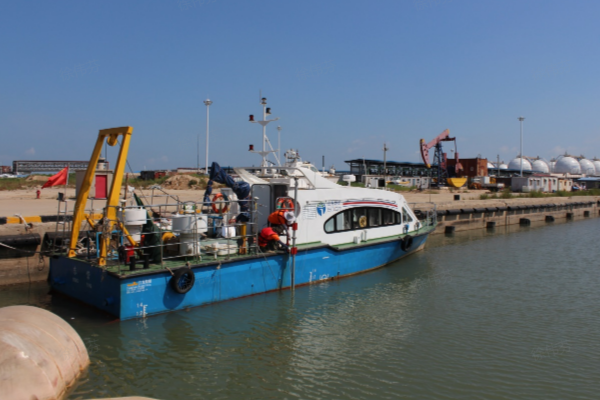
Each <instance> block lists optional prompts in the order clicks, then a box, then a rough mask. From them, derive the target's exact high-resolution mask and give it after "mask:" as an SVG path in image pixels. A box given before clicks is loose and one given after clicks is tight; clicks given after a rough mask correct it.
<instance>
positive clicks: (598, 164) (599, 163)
mask: <svg viewBox="0 0 600 400" xmlns="http://www.w3.org/2000/svg"><path fill="white" fill-rule="evenodd" d="M593 162H594V167H596V176H599V175H600V160H599V159H597V158H596V157H594V160H593Z"/></svg>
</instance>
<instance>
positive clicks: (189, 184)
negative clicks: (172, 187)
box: [188, 179, 198, 187]
mask: <svg viewBox="0 0 600 400" xmlns="http://www.w3.org/2000/svg"><path fill="white" fill-rule="evenodd" d="M197 184H198V181H197V180H195V179H192V180H191V181H189V182H188V186H189V187H192V186H194V185H197Z"/></svg>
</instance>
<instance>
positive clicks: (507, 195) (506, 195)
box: [500, 188, 514, 199]
mask: <svg viewBox="0 0 600 400" xmlns="http://www.w3.org/2000/svg"><path fill="white" fill-rule="evenodd" d="M513 197H514V196H513V194H512V192H511V191H510V189H509V188H506V189H504V190H502V194H500V198H501V199H512V198H513Z"/></svg>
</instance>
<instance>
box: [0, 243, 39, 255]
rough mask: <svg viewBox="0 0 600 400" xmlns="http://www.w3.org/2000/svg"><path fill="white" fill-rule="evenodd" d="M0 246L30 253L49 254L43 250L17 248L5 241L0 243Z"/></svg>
mask: <svg viewBox="0 0 600 400" xmlns="http://www.w3.org/2000/svg"><path fill="white" fill-rule="evenodd" d="M0 246H3V247H6V248H9V249H11V250H16V251H20V252H22V253H30V254H42V255H47V253H44V252H41V251H31V250H23V249H17V248H15V247H12V246H9V245H7V244H4V243H0Z"/></svg>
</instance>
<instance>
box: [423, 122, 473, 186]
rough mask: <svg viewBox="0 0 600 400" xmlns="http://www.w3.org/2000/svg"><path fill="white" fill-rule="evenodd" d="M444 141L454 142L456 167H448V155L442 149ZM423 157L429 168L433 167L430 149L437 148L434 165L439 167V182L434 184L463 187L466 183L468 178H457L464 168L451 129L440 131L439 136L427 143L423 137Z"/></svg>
mask: <svg viewBox="0 0 600 400" xmlns="http://www.w3.org/2000/svg"><path fill="white" fill-rule="evenodd" d="M442 142H454V161H455V163H454V169H453V170H449V169H448V163H447V156H446V153H444V152H443V150H442ZM420 147H421V157H422V158H423V162H424V163H425V166H426V167H427V168H431V166H432V164H430V163H429V150H430V149H431V148H435V152H434V154H433V166H434V167H437V182H436V183H435V185H434V186H437V187H443V186H452V187H461V186H463V185H464V184H465V182H466V178H456V177H457V176H458V175H459V174H460V173H461V172H462V170H463V166H462V165H461V163H460V161H459V157H458V150H457V148H456V138H455V137H450V130H449V129H446V130H445V131H444V132H442V133H440V134H439V136H438V137H436V138H435V139H433V140H432V141H431V142H429V143H426V142H425V139H421V145H420Z"/></svg>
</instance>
